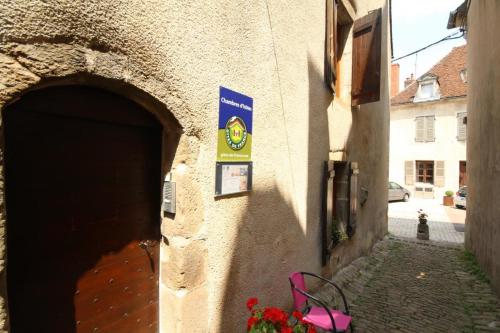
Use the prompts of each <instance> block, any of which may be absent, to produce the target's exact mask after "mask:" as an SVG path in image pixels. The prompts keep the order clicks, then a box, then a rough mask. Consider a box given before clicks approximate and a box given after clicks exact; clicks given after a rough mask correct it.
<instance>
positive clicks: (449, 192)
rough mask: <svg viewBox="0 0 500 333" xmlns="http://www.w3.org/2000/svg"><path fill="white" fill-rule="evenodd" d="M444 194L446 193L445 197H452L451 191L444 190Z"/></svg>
mask: <svg viewBox="0 0 500 333" xmlns="http://www.w3.org/2000/svg"><path fill="white" fill-rule="evenodd" d="M444 195H446V196H447V197H452V196H453V191H450V190H448V191H446V192H444Z"/></svg>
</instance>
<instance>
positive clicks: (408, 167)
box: [405, 161, 415, 185]
mask: <svg viewBox="0 0 500 333" xmlns="http://www.w3.org/2000/svg"><path fill="white" fill-rule="evenodd" d="M414 183H415V175H414V163H413V161H405V184H406V185H413V184H414Z"/></svg>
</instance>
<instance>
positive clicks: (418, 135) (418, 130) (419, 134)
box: [415, 117, 425, 142]
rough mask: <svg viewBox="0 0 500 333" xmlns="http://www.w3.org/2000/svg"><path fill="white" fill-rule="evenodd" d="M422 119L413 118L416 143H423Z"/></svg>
mask: <svg viewBox="0 0 500 333" xmlns="http://www.w3.org/2000/svg"><path fill="white" fill-rule="evenodd" d="M424 120H425V118H424V117H417V118H415V141H416V142H424V141H425V137H424V133H425V131H424Z"/></svg>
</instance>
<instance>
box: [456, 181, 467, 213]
mask: <svg viewBox="0 0 500 333" xmlns="http://www.w3.org/2000/svg"><path fill="white" fill-rule="evenodd" d="M453 203H454V204H455V207H457V208H465V207H467V186H462V187H461V188H460V189H459V190H458V192H457V194H456V195H455V199H453Z"/></svg>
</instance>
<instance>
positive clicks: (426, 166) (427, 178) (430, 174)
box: [416, 161, 434, 184]
mask: <svg viewBox="0 0 500 333" xmlns="http://www.w3.org/2000/svg"><path fill="white" fill-rule="evenodd" d="M416 166H417V182H419V183H427V184H434V161H416Z"/></svg>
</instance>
